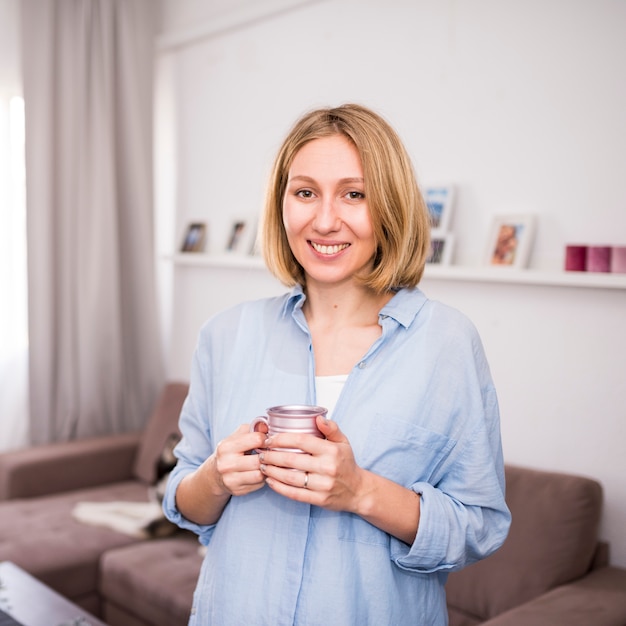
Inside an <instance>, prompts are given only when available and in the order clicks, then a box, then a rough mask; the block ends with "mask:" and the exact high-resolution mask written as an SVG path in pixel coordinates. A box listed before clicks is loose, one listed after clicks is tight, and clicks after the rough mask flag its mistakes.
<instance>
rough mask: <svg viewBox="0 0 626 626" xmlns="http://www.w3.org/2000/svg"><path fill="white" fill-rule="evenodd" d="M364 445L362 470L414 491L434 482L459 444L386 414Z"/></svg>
mask: <svg viewBox="0 0 626 626" xmlns="http://www.w3.org/2000/svg"><path fill="white" fill-rule="evenodd" d="M364 444H365V445H364V447H363V449H362V451H361V454H360V455H359V456H360V459H361V461H360V463H359V464H360V465H361V467H363V468H364V469H367V470H370V471H371V472H374V473H375V474H378V475H379V476H384V477H385V478H388V479H389V480H393V481H394V482H396V483H398V484H400V485H403V486H404V487H410V486H411V485H413V484H414V483H416V482H430V478H431V477H432V476H433V475H434V474H435V473H436V472H437V469H438V468H439V466H440V465H441V463H442V462H443V461H444V460H445V459H446V458H447V457H448V455H449V454H450V452H451V451H452V449H453V448H454V446H455V445H456V441H455V440H454V439H452V438H450V437H448V436H446V435H444V434H441V433H437V432H434V431H432V430H428V429H426V428H423V427H422V426H419V425H417V424H415V423H413V422H409V421H407V420H405V419H400V418H398V417H395V416H390V415H389V414H386V415H385V416H384V417H383V416H380V417H379V418H378V419H376V420H375V421H374V422H373V423H372V425H371V427H370V429H369V432H368V434H367V437H366V438H365V439H364Z"/></svg>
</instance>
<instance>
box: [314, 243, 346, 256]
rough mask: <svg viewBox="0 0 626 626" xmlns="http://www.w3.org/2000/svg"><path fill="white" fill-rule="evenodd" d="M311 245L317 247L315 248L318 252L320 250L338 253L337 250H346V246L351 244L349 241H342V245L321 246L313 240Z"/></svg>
mask: <svg viewBox="0 0 626 626" xmlns="http://www.w3.org/2000/svg"><path fill="white" fill-rule="evenodd" d="M311 245H312V246H313V247H314V248H315V250H316V251H317V252H319V253H320V254H337V252H340V251H341V250H344V249H345V248H347V247H348V246H349V245H350V244H349V243H342V244H340V245H334V246H320V245H319V244H317V243H313V242H311Z"/></svg>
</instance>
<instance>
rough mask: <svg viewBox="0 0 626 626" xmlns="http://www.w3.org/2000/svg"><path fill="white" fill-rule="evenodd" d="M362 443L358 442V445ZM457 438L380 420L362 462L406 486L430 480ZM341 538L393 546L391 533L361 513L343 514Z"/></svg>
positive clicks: (365, 441) (401, 422)
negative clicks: (367, 519) (361, 515)
mask: <svg viewBox="0 0 626 626" xmlns="http://www.w3.org/2000/svg"><path fill="white" fill-rule="evenodd" d="M358 445H359V444H357V446H358ZM454 445H455V441H454V440H453V439H451V438H450V437H447V436H446V435H442V434H440V433H436V432H433V431H430V430H427V429H425V428H422V427H421V426H417V425H416V424H413V423H411V422H407V421H406V420H402V419H398V418H395V417H389V416H388V415H386V416H385V418H384V419H383V418H380V419H378V420H376V421H375V422H374V423H373V424H372V426H371V428H370V429H369V431H368V433H367V434H366V435H365V437H364V438H363V439H362V443H361V448H362V449H361V451H360V454H359V453H358V451H357V456H358V457H359V465H361V467H363V468H364V469H367V470H369V471H371V472H373V473H375V474H378V475H379V476H383V477H385V478H388V479H389V480H392V481H394V482H395V483H398V484H400V485H402V486H404V487H410V486H411V485H413V484H414V483H416V482H422V481H427V480H428V478H429V477H430V476H431V475H432V474H433V472H434V471H435V470H436V468H437V467H438V466H439V465H440V463H441V462H442V461H443V460H444V459H445V458H446V457H447V456H448V454H449V453H450V451H451V450H452V449H453V448H454ZM339 539H340V540H341V541H348V542H355V543H361V544H370V545H379V546H383V547H385V548H387V549H389V544H390V538H389V535H388V534H387V533H386V532H384V531H382V530H380V529H379V528H377V527H376V526H374V525H372V524H370V523H369V522H367V521H365V520H364V519H363V518H361V517H359V516H358V515H353V514H343V515H342V516H341V519H340V521H339Z"/></svg>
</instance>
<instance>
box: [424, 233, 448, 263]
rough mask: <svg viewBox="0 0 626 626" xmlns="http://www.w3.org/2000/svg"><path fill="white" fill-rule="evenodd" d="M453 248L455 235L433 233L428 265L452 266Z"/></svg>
mask: <svg viewBox="0 0 626 626" xmlns="http://www.w3.org/2000/svg"><path fill="white" fill-rule="evenodd" d="M453 247H454V235H452V234H451V233H444V234H435V233H433V234H432V235H431V239H430V254H429V256H428V258H427V259H426V263H429V264H431V265H450V263H451V262H452V249H453Z"/></svg>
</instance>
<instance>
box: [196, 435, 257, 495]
mask: <svg viewBox="0 0 626 626" xmlns="http://www.w3.org/2000/svg"><path fill="white" fill-rule="evenodd" d="M265 438H266V435H265V433H261V432H253V433H251V432H250V429H249V426H248V424H242V425H241V426H240V427H239V428H238V429H237V430H236V431H235V432H234V433H233V434H232V435H230V436H228V437H226V439H222V441H220V442H219V443H218V444H217V447H216V448H215V452H214V453H213V454H212V455H211V457H209V458H208V459H207V461H206V463H208V464H210V465H212V473H213V475H214V482H215V483H216V485H217V486H218V487H219V489H220V490H221V491H222V492H223V493H225V494H228V495H233V496H242V495H245V494H247V493H251V492H252V491H256V490H257V489H260V488H261V487H263V485H264V484H265V476H264V475H263V474H262V473H261V471H260V467H259V466H260V461H259V457H258V455H256V454H249V452H250V451H251V450H254V449H255V448H260V447H261V446H263V442H264V441H265Z"/></svg>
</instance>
